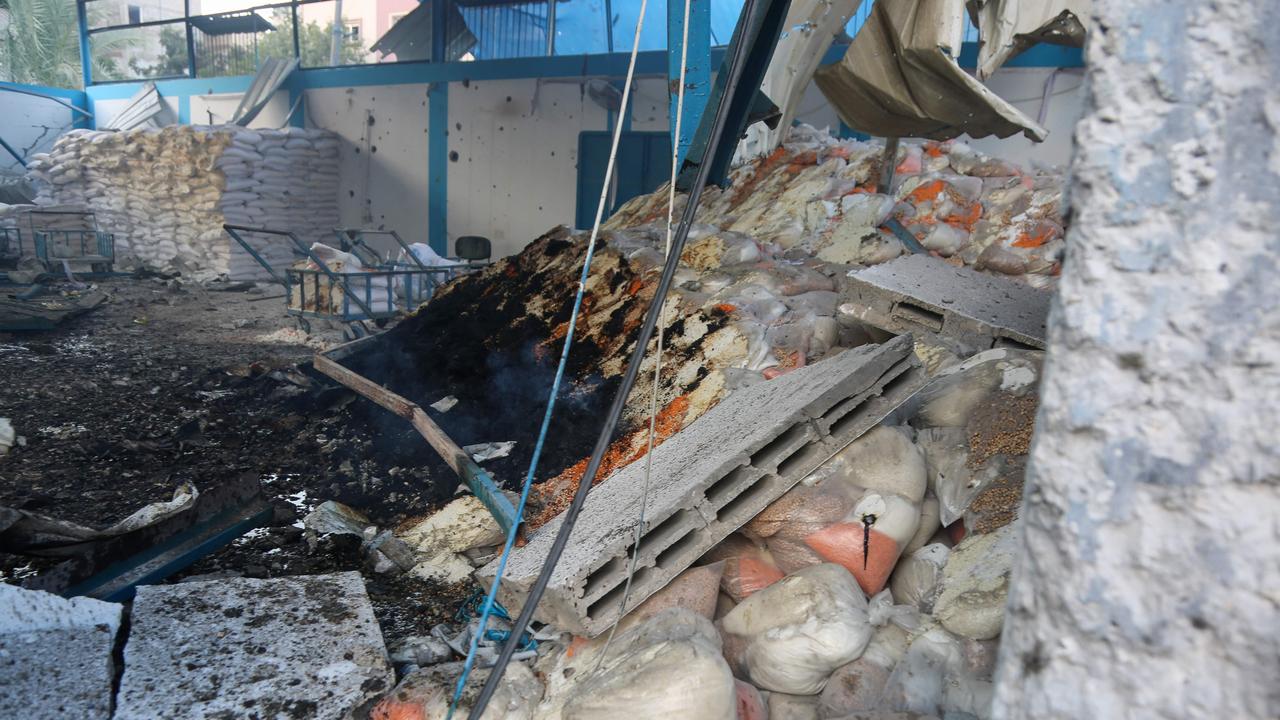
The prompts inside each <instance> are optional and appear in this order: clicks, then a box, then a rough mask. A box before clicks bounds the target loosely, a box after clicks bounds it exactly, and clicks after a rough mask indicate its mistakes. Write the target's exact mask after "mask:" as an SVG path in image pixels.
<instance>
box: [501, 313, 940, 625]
mask: <svg viewBox="0 0 1280 720" xmlns="http://www.w3.org/2000/svg"><path fill="white" fill-rule="evenodd" d="M911 348H912V340H911V338H910V337H909V336H906V337H898V338H894V339H892V340H890V341H888V342H886V343H884V344H883V345H865V346H862V347H858V348H854V349H852V350H847V351H845V352H843V353H840V354H839V355H836V356H835V357H833V358H829V359H827V360H824V361H822V362H819V363H816V364H814V365H810V366H808V367H804V368H801V369H799V370H796V371H794V372H792V373H789V374H786V375H783V376H781V377H778V378H776V379H774V380H770V381H768V382H762V383H758V384H755V385H752V386H750V387H746V388H742V389H740V390H738V391H737V392H735V393H733V394H732V395H730V396H729V397H728V398H726V399H725V400H723V401H722V402H720V403H719V404H718V405H716V406H715V407H714V408H712V409H711V410H710V411H708V412H707V413H706V414H705V415H703V416H702V417H701V418H699V419H698V420H696V421H695V422H694V423H693V424H691V425H690V426H689V427H687V428H685V429H684V430H683V431H681V432H680V433H677V434H676V435H675V436H673V437H672V438H671V439H670V440H668V441H666V442H665V443H663V444H662V445H659V446H658V447H657V448H655V449H654V451H653V453H654V454H653V470H652V476H651V481H650V489H649V497H648V502H647V503H646V505H645V518H646V528H645V532H644V534H643V536H642V537H641V538H640V547H639V560H638V564H637V570H636V575H635V578H634V580H633V583H632V587H631V594H630V596H629V598H628V605H627V608H626V610H627V611H630V610H631V609H632V608H635V607H636V606H638V605H639V604H640V603H642V602H644V600H645V599H646V598H648V597H649V596H650V595H652V594H653V593H654V592H656V591H657V590H659V589H660V588H662V587H664V586H665V585H666V584H667V583H668V582H670V581H671V579H672V578H674V577H675V576H676V575H678V574H679V573H680V572H681V571H683V570H684V569H685V568H687V567H689V566H690V565H692V564H693V562H694V561H695V560H697V559H698V558H699V557H701V556H702V555H703V553H705V552H706V551H707V550H709V549H710V548H711V547H712V546H714V545H715V544H716V543H718V542H720V541H721V540H723V539H724V538H725V537H727V536H728V535H729V534H730V533H732V532H734V531H735V530H737V529H738V528H739V527H741V526H742V525H743V524H745V523H746V522H747V521H748V520H750V519H751V518H753V517H755V516H756V515H757V514H758V513H759V512H760V511H761V510H763V509H764V508H765V507H766V506H767V505H769V503H771V502H773V501H774V500H776V499H778V497H779V496H781V495H782V494H783V493H785V492H786V491H787V490H789V489H791V487H792V486H794V485H795V484H796V483H798V482H799V481H800V480H801V479H803V478H804V477H805V476H806V475H808V474H809V473H810V472H812V471H813V470H814V469H815V468H816V467H818V466H819V465H820V464H822V463H823V462H825V461H826V460H827V459H829V458H830V457H831V456H832V455H834V454H835V453H836V452H837V451H839V450H840V449H841V448H843V447H844V446H845V445H847V444H848V443H850V442H852V441H853V440H854V439H856V438H857V437H858V436H860V435H862V434H863V433H865V432H866V431H867V430H869V429H871V428H872V427H874V426H875V425H876V424H877V423H879V422H880V420H881V419H882V418H883V417H884V416H885V415H887V414H888V413H890V412H891V411H892V410H893V409H894V408H896V407H897V406H898V405H900V404H901V403H903V402H904V401H906V400H907V399H908V398H909V397H910V396H911V395H912V394H914V393H915V392H916V391H917V390H918V389H919V388H920V386H921V385H922V384H923V375H922V373H921V372H920V371H919V369H918V368H917V367H916V365H915V361H914V359H913V357H912V355H911ZM644 468H645V463H644V462H643V461H640V462H635V463H632V464H631V465H629V466H627V467H625V468H623V469H622V470H620V471H618V472H617V473H616V474H615V475H614V476H613V477H612V478H610V479H609V480H607V481H605V482H604V483H602V484H600V485H599V486H598V487H596V488H595V489H594V490H593V491H592V493H591V494H590V495H589V496H588V498H587V503H586V505H585V507H584V508H583V512H582V515H581V516H580V517H579V519H578V523H577V525H576V526H575V527H574V531H573V533H572V535H571V536H570V538H569V544H568V546H567V547H566V548H565V552H564V555H563V556H562V557H561V558H560V561H559V563H558V564H557V566H556V570H555V572H554V574H553V575H552V576H551V581H550V584H549V586H548V588H547V592H546V594H545V595H544V596H543V599H542V602H541V603H540V605H539V608H538V613H537V615H536V617H537V618H538V619H540V620H542V621H544V622H549V623H552V624H554V625H555V626H557V627H558V628H560V629H562V630H567V631H572V632H575V633H580V634H586V635H591V636H594V635H597V634H599V633H600V632H602V631H604V630H606V629H608V628H609V627H610V626H611V625H613V624H614V623H615V622H617V621H618V619H619V618H620V617H621V615H623V614H625V613H620V612H619V604H620V600H621V596H622V594H623V585H624V583H625V580H626V576H627V566H628V562H629V560H628V558H629V555H630V552H631V548H632V543H633V534H634V523H635V518H636V517H637V514H638V510H639V503H640V502H641V499H642V497H643V485H644V482H643V478H644ZM562 517H563V516H561V517H558V518H556V519H554V520H552V521H551V522H549V523H547V524H546V525H544V526H542V527H541V528H539V529H538V531H537V532H536V533H535V534H534V535H533V537H532V538H531V539H530V540H529V542H528V544H527V545H525V546H524V547H521V548H517V549H516V550H514V551H513V552H512V554H511V557H510V560H509V561H508V564H507V572H506V575H505V577H504V579H503V582H502V587H501V590H500V593H499V599H500V600H501V601H502V602H503V603H504V604H506V606H507V607H510V608H516V607H519V606H521V605H522V604H523V602H524V599H525V597H526V596H527V593H528V590H529V588H530V587H531V586H532V584H533V582H534V580H535V579H536V578H537V575H538V572H539V570H540V569H541V567H542V564H543V561H544V560H545V559H546V557H547V553H548V551H549V549H550V547H551V544H552V542H553V540H554V538H555V535H556V533H558V532H559V529H560V523H561V520H562ZM496 569H497V563H496V562H495V563H490V564H489V565H487V566H485V567H484V568H482V569H481V570H480V571H479V573H478V575H479V577H480V579H481V581H482V582H484V583H485V584H491V583H492V581H493V575H494V573H495V572H496Z"/></svg>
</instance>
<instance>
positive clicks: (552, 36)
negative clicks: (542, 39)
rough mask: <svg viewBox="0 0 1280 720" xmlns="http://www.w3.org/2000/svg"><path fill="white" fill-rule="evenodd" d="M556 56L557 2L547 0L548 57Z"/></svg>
mask: <svg viewBox="0 0 1280 720" xmlns="http://www.w3.org/2000/svg"><path fill="white" fill-rule="evenodd" d="M555 54H556V0H547V56H548V57H551V56H553V55H555Z"/></svg>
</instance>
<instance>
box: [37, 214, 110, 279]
mask: <svg viewBox="0 0 1280 720" xmlns="http://www.w3.org/2000/svg"><path fill="white" fill-rule="evenodd" d="M37 215H61V216H68V217H80V218H85V219H86V220H87V224H89V225H92V227H90V228H73V229H60V228H38V227H36V219H35V216H37ZM27 223H28V229H29V230H30V231H31V243H32V247H33V250H34V253H35V256H36V258H38V259H39V260H40V262H41V263H42V264H43V265H44V267H45V269H46V270H49V271H53V270H54V269H55V266H57V265H60V264H61V263H63V262H64V261H65V262H82V263H89V266H90V268H91V269H92V270H93V271H94V272H103V273H109V272H111V267H112V265H114V264H115V260H116V236H115V234H114V233H109V232H102V231H101V230H99V229H98V217H97V215H96V214H94V213H93V212H86V211H77V210H30V211H28V212H27ZM19 239H21V236H19ZM19 247H21V246H19ZM58 248H64V249H67V250H69V251H70V252H69V253H68V254H58V252H57V249H58Z"/></svg>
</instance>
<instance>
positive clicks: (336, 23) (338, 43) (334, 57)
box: [329, 0, 346, 67]
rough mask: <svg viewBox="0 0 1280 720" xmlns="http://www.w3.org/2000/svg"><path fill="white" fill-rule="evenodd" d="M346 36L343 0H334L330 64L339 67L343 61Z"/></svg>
mask: <svg viewBox="0 0 1280 720" xmlns="http://www.w3.org/2000/svg"><path fill="white" fill-rule="evenodd" d="M345 38H346V29H345V28H343V26H342V0H333V28H332V31H331V32H330V33H329V43H330V44H329V64H330V65H331V66H333V67H337V66H338V65H340V64H341V63H342V41H343V40H344V39H345Z"/></svg>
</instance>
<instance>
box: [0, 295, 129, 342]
mask: <svg viewBox="0 0 1280 720" xmlns="http://www.w3.org/2000/svg"><path fill="white" fill-rule="evenodd" d="M22 295H23V294H22V293H19V294H18V295H10V296H8V297H0V332H17V331H21V330H28V331H29V330H52V329H53V328H55V327H57V326H58V325H59V324H60V323H63V322H66V321H67V320H70V319H71V318H74V317H78V316H80V315H83V314H85V313H87V312H89V311H91V310H93V309H94V308H97V307H98V306H99V305H101V304H102V303H104V302H106V300H107V296H106V295H104V294H103V293H101V292H97V291H94V290H85V291H83V292H82V291H75V290H68V291H66V292H65V293H62V294H59V295H56V296H53V295H34V296H31V297H21V296H22Z"/></svg>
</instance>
